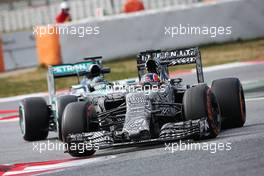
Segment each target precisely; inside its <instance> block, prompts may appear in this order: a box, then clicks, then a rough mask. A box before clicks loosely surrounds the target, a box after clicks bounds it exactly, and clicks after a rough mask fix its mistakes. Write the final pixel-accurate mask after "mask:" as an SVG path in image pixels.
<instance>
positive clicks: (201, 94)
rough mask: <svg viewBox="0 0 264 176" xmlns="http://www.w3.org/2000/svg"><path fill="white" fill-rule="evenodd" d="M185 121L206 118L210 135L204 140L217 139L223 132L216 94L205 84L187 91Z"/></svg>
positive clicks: (184, 98)
mask: <svg viewBox="0 0 264 176" xmlns="http://www.w3.org/2000/svg"><path fill="white" fill-rule="evenodd" d="M183 110H184V117H185V120H197V119H201V118H206V120H207V123H208V126H209V135H207V136H204V137H202V138H215V137H216V136H217V135H218V134H219V133H220V130H221V119H220V112H219V107H218V103H217V100H216V97H215V95H214V93H213V92H212V91H211V89H210V88H209V87H208V86H206V85H205V84H201V85H197V86H195V87H191V88H190V89H188V90H186V92H185V94H184V97H183Z"/></svg>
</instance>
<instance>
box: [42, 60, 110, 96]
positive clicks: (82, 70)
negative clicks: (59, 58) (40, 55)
mask: <svg viewBox="0 0 264 176" xmlns="http://www.w3.org/2000/svg"><path fill="white" fill-rule="evenodd" d="M84 60H85V61H82V62H77V63H73V64H61V65H54V66H49V68H48V73H47V82H48V90H49V95H50V100H51V101H52V97H55V94H56V90H55V89H56V88H55V79H58V78H64V77H74V76H76V77H78V78H79V76H84V75H89V68H90V67H91V66H92V65H99V66H100V67H101V74H105V73H110V68H107V67H102V57H101V56H100V57H91V58H85V59H84Z"/></svg>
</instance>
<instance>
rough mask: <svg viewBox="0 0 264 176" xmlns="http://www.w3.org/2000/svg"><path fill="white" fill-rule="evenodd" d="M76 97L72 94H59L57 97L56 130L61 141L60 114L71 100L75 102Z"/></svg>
mask: <svg viewBox="0 0 264 176" xmlns="http://www.w3.org/2000/svg"><path fill="white" fill-rule="evenodd" d="M77 101H78V98H77V97H76V96H74V95H65V96H61V97H59V98H58V102H57V108H58V109H57V112H58V114H57V115H58V126H57V129H58V130H57V131H58V138H59V140H61V141H62V135H61V120H62V114H63V111H64V109H65V107H66V106H67V105H68V104H70V103H72V102H77Z"/></svg>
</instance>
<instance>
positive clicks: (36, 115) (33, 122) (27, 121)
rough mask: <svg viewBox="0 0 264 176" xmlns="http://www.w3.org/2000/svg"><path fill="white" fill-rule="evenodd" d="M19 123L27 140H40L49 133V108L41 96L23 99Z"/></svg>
mask: <svg viewBox="0 0 264 176" xmlns="http://www.w3.org/2000/svg"><path fill="white" fill-rule="evenodd" d="M19 125H20V129H21V132H22V135H23V138H24V139H25V140H26V141H39V140H44V139H46V138H47V136H48V133H49V108H48V106H47V103H46V101H45V100H44V99H43V98H40V97H34V98H26V99H23V100H22V101H21V103H20V106H19Z"/></svg>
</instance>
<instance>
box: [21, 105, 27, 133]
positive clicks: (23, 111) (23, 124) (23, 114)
mask: <svg viewBox="0 0 264 176" xmlns="http://www.w3.org/2000/svg"><path fill="white" fill-rule="evenodd" d="M19 126H20V130H21V133H22V134H23V135H25V134H26V123H25V109H24V106H23V104H20V106H19Z"/></svg>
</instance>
